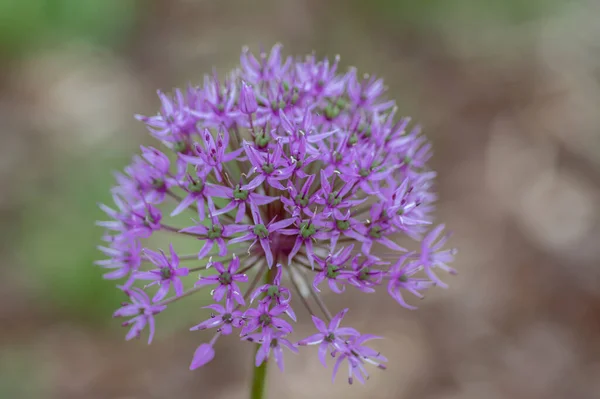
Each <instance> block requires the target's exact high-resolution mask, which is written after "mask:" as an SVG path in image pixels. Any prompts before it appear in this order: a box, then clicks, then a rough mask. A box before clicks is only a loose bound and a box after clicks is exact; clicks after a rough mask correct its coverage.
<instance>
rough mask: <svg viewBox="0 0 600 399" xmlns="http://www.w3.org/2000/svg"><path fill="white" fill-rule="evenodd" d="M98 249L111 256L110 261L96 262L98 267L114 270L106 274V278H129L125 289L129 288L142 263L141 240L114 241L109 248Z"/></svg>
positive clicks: (99, 247)
mask: <svg viewBox="0 0 600 399" xmlns="http://www.w3.org/2000/svg"><path fill="white" fill-rule="evenodd" d="M98 249H99V250H100V251H102V252H103V253H104V254H105V255H107V256H110V258H109V259H104V260H99V261H96V262H95V263H96V264H97V265H98V266H101V267H103V268H106V269H110V270H112V271H110V272H108V273H106V274H104V278H105V279H107V280H118V279H121V278H124V277H127V281H126V282H125V283H124V284H123V287H124V288H129V287H130V286H131V284H133V281H134V277H133V274H134V273H135V272H136V271H137V270H138V269H139V267H140V265H141V263H142V245H141V243H140V242H139V240H137V239H134V238H131V237H124V238H123V239H122V240H112V241H111V242H110V245H109V246H108V247H105V246H98Z"/></svg>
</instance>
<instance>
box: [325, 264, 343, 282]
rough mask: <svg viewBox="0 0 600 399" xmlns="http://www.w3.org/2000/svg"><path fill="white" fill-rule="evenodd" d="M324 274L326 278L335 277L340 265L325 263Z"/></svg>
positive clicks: (338, 272) (338, 273)
mask: <svg viewBox="0 0 600 399" xmlns="http://www.w3.org/2000/svg"><path fill="white" fill-rule="evenodd" d="M325 275H326V276H327V278H333V279H335V278H337V277H338V276H339V275H340V267H339V266H336V265H332V264H327V269H326V271H325Z"/></svg>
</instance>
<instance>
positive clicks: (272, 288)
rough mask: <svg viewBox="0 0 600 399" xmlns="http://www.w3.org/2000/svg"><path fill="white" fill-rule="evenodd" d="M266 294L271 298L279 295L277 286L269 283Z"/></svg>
mask: <svg viewBox="0 0 600 399" xmlns="http://www.w3.org/2000/svg"><path fill="white" fill-rule="evenodd" d="M267 296H269V297H271V298H276V297H278V296H279V287H278V286H276V285H271V286H269V288H267Z"/></svg>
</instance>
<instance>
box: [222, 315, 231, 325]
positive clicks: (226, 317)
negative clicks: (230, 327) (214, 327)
mask: <svg viewBox="0 0 600 399" xmlns="http://www.w3.org/2000/svg"><path fill="white" fill-rule="evenodd" d="M221 319H222V320H223V321H224V322H225V323H227V324H230V323H231V322H232V321H233V315H232V314H231V313H224V314H223V316H222V317H221Z"/></svg>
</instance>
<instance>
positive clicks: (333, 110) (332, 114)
mask: <svg viewBox="0 0 600 399" xmlns="http://www.w3.org/2000/svg"><path fill="white" fill-rule="evenodd" d="M339 114H340V109H339V108H338V106H336V105H332V104H329V105H327V106H326V107H325V117H326V118H327V119H328V120H332V119H335V118H336V117H337V116H338V115H339Z"/></svg>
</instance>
